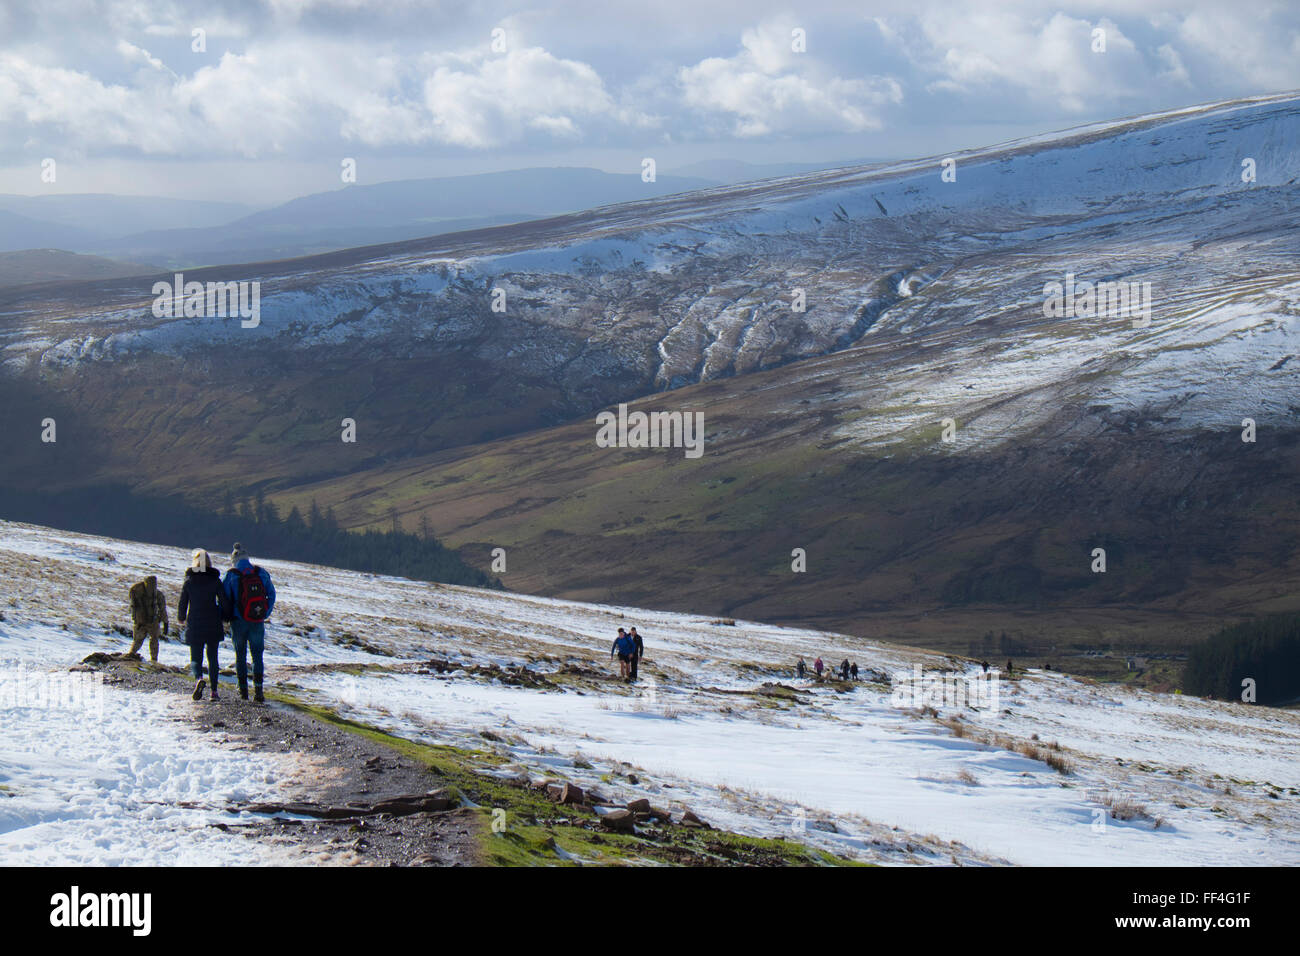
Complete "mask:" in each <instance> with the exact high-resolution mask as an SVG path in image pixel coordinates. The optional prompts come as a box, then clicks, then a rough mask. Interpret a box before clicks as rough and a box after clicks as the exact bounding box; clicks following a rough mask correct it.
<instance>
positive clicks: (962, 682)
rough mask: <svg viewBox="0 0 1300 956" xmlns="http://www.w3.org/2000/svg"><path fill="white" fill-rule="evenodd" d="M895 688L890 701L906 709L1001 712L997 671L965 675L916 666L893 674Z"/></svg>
mask: <svg viewBox="0 0 1300 956" xmlns="http://www.w3.org/2000/svg"><path fill="white" fill-rule="evenodd" d="M890 684H891V687H892V691H891V693H890V699H889V703H890V705H891V706H893V707H897V708H899V709H902V710H906V709H916V710H920V709H922V708H925V707H934V708H936V709H937V708H940V707H951V708H957V709H962V710H965V709H967V708H973V709H975V710H977V711H980V712H981V713H982V714H984V715H988V716H992V715H996V714H997V712H998V702H999V700H1000V699H1001V697H1000V690H999V688H1000V684H1001V677H1000V674H999V672H998V671H997V670H990V671H988V672H986V673H976V674H962V673H956V672H951V671H926V670H925V669H924V668H922V667H921V665H920V664H914V665H912V671H911V673H908V672H907V671H895V672H894V673H893V674H892V675H891V676H890Z"/></svg>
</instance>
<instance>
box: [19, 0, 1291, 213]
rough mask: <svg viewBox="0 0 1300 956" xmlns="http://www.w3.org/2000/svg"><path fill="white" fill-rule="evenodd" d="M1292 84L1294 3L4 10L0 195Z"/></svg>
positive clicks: (1031, 122)
mask: <svg viewBox="0 0 1300 956" xmlns="http://www.w3.org/2000/svg"><path fill="white" fill-rule="evenodd" d="M1098 29H1100V30H1104V31H1105V52H1095V51H1094V49H1093V47H1094V45H1095V43H1096V41H1095V39H1094V38H1095V35H1096V34H1095V31H1097V30H1098ZM196 31H201V33H200V34H199V35H198V39H196ZM801 45H802V47H803V49H796V48H797V47H800V46H801ZM1297 87H1300V6H1297V5H1296V4H1288V3H1267V2H1263V3H1260V2H1254V0H1251V2H1248V3H1240V2H1235V3H1234V2H1224V0H1218V2H1213V3H1211V2H1199V0H1178V2H1145V0H1133V2H1116V3H1092V4H1062V3H1051V2H1047V3H1045V2H1036V0H1023V2H1020V0H1002V2H997V3H993V2H984V3H980V2H956V3H952V2H943V3H941V2H931V0H908V2H905V3H904V2H897V3H896V2H885V3H873V2H841V3H818V2H815V0H799V2H797V3H796V2H787V3H774V2H769V0H734V2H733V0H643V2H639V3H633V2H611V0H590V2H589V0H554V2H550V3H547V4H545V5H524V4H520V3H511V2H498V0H384V2H382V3H363V2H360V0H201V2H190V0H82V2H73V0H31V2H27V0H5V2H4V4H3V5H0V192H8V193H23V194H36V193H40V192H43V191H61V192H118V193H133V194H145V195H170V196H186V197H191V198H205V199H210V198H225V199H234V200H239V201H243V202H250V203H269V202H274V201H281V200H284V199H288V198H291V197H293V196H296V195H302V194H305V193H309V192H317V191H320V190H324V189H331V188H338V187H339V186H340V178H339V173H340V163H341V162H342V160H343V159H344V158H353V159H355V160H356V162H357V170H358V179H359V181H361V182H379V181H384V180H391V179H401V178H411V177H420V176H438V175H453V174H459V173H467V172H476V171H490V170H498V169H511V168H518V167H522V166H542V165H584V166H595V167H598V168H601V169H606V170H610V171H625V172H639V170H640V164H641V160H642V158H643V157H646V156H652V157H654V158H655V160H656V162H657V164H658V167H659V169H660V170H661V171H668V170H671V169H673V168H674V167H677V166H682V165H685V164H689V163H693V162H695V161H698V160H703V159H715V158H728V159H741V160H746V161H749V162H754V163H771V162H792V161H816V162H825V161H829V160H839V159H844V160H851V159H856V158H898V157H910V156H922V155H934V154H942V153H944V152H946V151H949V150H952V149H956V148H960V147H965V146H977V145H986V144H990V143H994V142H1000V141H1003V140H1006V139H1010V138H1014V137H1016V136H1021V135H1028V134H1032V133H1037V132H1043V131H1047V130H1053V129H1061V128H1065V127H1069V126H1073V125H1078V124H1080V123H1084V122H1090V121H1094V120H1101V119H1110V118H1114V117H1117V116H1126V115H1131V114H1134V113H1142V112H1149V111H1153V110H1159V109H1165V108H1170V107H1176V106H1184V105H1190V104H1193V103H1199V102H1204V101H1208V100H1215V99H1224V98H1229V97H1234V96H1243V95H1250V94H1256V93H1266V92H1277V91H1280V90H1288V89H1293V88H1297ZM45 158H54V159H55V160H56V161H57V163H58V167H57V169H58V178H57V181H56V182H55V183H54V184H49V183H42V182H41V178H40V177H41V162H42V160H43V159H45Z"/></svg>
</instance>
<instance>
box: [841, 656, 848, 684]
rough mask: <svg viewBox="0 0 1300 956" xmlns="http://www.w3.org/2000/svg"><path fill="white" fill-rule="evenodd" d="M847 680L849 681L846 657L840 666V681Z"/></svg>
mask: <svg viewBox="0 0 1300 956" xmlns="http://www.w3.org/2000/svg"><path fill="white" fill-rule="evenodd" d="M848 679H849V659H848V658H847V657H846V658H844V661H843V663H841V664H840V680H848Z"/></svg>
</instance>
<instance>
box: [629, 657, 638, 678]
mask: <svg viewBox="0 0 1300 956" xmlns="http://www.w3.org/2000/svg"><path fill="white" fill-rule="evenodd" d="M640 660H641V655H640V654H633V655H632V663H631V665H630V666H631V668H632V671H631V673H630V675H629V676H630V677H631V678H632V680H636V665H637V663H638V662H640Z"/></svg>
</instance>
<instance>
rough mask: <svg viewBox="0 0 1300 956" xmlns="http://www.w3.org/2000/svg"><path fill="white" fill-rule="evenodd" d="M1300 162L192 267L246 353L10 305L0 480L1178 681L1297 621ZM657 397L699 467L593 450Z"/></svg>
mask: <svg viewBox="0 0 1300 956" xmlns="http://www.w3.org/2000/svg"><path fill="white" fill-rule="evenodd" d="M1298 138H1300V97H1297V95H1296V94H1287V95H1281V96H1274V97H1261V98H1254V99H1249V100H1241V101H1233V102H1229V103H1222V104H1211V105H1208V106H1202V107H1194V108H1189V109H1186V110H1179V111H1174V112H1171V113H1168V114H1161V115H1157V116H1149V117H1137V118H1132V119H1128V120H1120V121H1116V122H1114V123H1109V124H1099V125H1097V126H1094V127H1089V128H1087V129H1083V130H1075V131H1068V132H1066V133H1063V134H1058V135H1055V136H1050V137H1040V138H1037V139H1035V140H1030V141H1025V142H1019V143H1012V144H1005V145H1002V146H996V147H990V148H989V149H986V150H978V151H971V152H969V153H965V154H961V155H958V156H956V157H954V158H955V159H956V161H957V166H956V180H955V181H954V182H946V181H944V179H943V178H942V175H941V174H942V171H943V167H942V164H941V162H940V161H941V160H942V159H943V158H945V157H932V158H930V159H926V160H921V161H916V162H911V163H894V164H889V165H885V166H870V167H861V168H853V169H841V170H829V171H820V172H814V173H806V174H801V175H798V176H791V177H785V178H781V179H776V180H772V181H769V182H765V183H759V184H746V185H741V186H732V187H723V188H718V189H710V190H702V191H698V192H693V193H687V194H682V195H677V196H672V197H665V198H660V199H654V200H647V201H644V202H638V203H630V204H623V205H619V206H609V207H603V208H600V209H596V210H591V211H588V212H585V213H581V214H575V215H572V216H565V217H559V218H556V219H551V220H545V221H540V222H533V223H526V224H520V225H517V226H512V227H509V228H505V229H494V230H481V231H478V232H474V233H465V234H460V235H457V236H452V237H442V238H438V239H435V240H428V241H421V242H410V243H403V244H397V245H390V246H384V247H373V248H368V249H359V250H349V251H347V252H344V253H338V254H334V255H330V256H322V257H314V258H311V259H302V260H294V261H288V262H275V263H262V264H257V265H249V266H247V267H239V268H238V269H234V268H231V269H219V270H209V271H207V272H205V273H202V274H199V273H195V274H192V275H189V276H188V278H189V279H204V280H206V279H214V278H221V279H250V280H258V281H262V282H263V283H264V286H263V290H262V315H261V322H260V324H259V325H258V327H257V328H253V329H244V328H242V327H241V326H240V324H239V322H238V321H236V320H231V319H202V318H186V319H177V320H169V319H155V318H154V317H153V316H152V315H151V314H149V309H148V304H149V299H148V296H149V289H148V288H147V285H148V284H147V283H145V284H141V283H138V282H135V283H132V282H105V283H98V284H89V285H78V286H75V287H73V286H66V287H60V288H51V289H47V290H44V291H43V292H41V294H40V295H39V296H36V295H35V294H34V293H31V292H28V293H22V294H19V293H11V294H9V295H6V294H5V293H4V292H3V291H0V351H2V352H3V355H0V370H2V371H0V405H2V406H3V407H4V408H5V410H6V415H7V418H6V421H8V422H11V423H12V427H13V428H14V429H15V434H18V435H26V436H28V438H29V439H30V441H26V442H17V443H15V447H14V449H13V454H12V455H11V456H9V457H7V458H5V459H4V460H3V464H0V484H4V485H5V486H6V487H10V488H13V489H15V490H22V491H24V492H30V493H33V494H37V493H40V494H44V493H46V492H50V491H56V492H63V493H64V498H63V499H62V501H63V502H64V503H65V504H66V507H65V513H67V514H69V515H70V517H69V519H68V520H69V521H70V522H72V523H73V524H75V522H76V520H77V514H76V499H77V491H78V490H79V489H80V488H82V487H84V486H86V485H100V486H102V485H104V484H109V483H121V484H125V485H128V486H130V487H131V488H132V489H134V490H135V491H136V492H138V493H140V494H142V495H145V496H157V495H163V494H169V493H181V494H184V495H186V496H187V497H189V498H190V500H191V501H195V502H201V503H203V504H205V505H211V503H213V502H215V501H220V500H221V499H222V498H223V497H224V495H225V494H226V493H227V492H229V493H230V494H232V495H234V496H235V497H239V496H240V495H243V494H250V495H251V494H254V493H255V492H256V489H262V490H264V491H265V492H266V493H267V494H268V495H270V496H271V497H272V498H273V499H274V500H275V501H276V503H277V504H278V505H280V506H281V507H282V510H283V511H287V510H288V508H289V507H291V506H292V505H297V506H298V507H299V508H300V509H301V510H303V511H305V510H306V509H307V508H308V507H309V505H310V503H311V501H312V500H313V499H316V500H318V501H319V502H320V504H321V505H322V507H324V506H333V507H335V509H336V511H337V513H338V515H339V517H340V519H341V520H342V521H343V523H344V524H345V526H347V527H353V528H360V527H367V526H370V527H373V526H377V525H380V524H381V523H382V524H384V525H386V524H387V522H388V521H389V520H390V515H391V514H392V513H393V512H396V513H397V515H398V516H399V518H400V519H401V520H402V521H403V522H404V523H405V527H406V528H408V529H411V528H415V527H419V526H420V523H421V521H422V519H427V520H428V521H429V522H430V523H431V525H432V526H433V527H434V528H435V529H437V530H438V532H439V534H440V535H442V536H444V537H446V538H447V539H448V540H449V541H450V542H451V543H452V544H454V545H456V546H461V547H464V548H466V549H468V551H467V553H469V554H471V556H472V557H474V558H475V559H477V560H479V561H480V563H481V564H482V563H485V561H484V558H485V556H486V555H488V554H489V553H490V552H491V549H492V548H494V547H497V546H502V547H508V548H510V550H511V554H512V558H514V559H516V563H515V564H514V565H512V566H513V567H515V568H516V571H515V572H514V575H515V576H514V577H513V578H512V579H511V580H510V582H509V584H510V586H511V587H514V588H518V589H527V590H531V591H536V592H541V593H549V594H553V595H561V596H565V597H573V598H581V599H590V600H599V601H604V602H621V603H637V604H642V605H653V606H661V607H662V606H674V607H678V608H679V609H680V608H693V609H699V610H704V609H707V610H709V611H710V612H711V613H725V614H728V615H737V614H739V615H742V616H746V617H751V618H760V619H765V620H779V621H798V622H803V623H812V622H816V623H817V624H818V625H819V626H823V627H826V628H828V629H832V630H848V629H854V630H857V629H862V630H863V631H864V632H866V631H865V629H866V628H868V627H875V626H876V625H877V623H878V622H877V621H876V620H874V619H873V615H875V614H878V613H882V612H887V611H889V612H899V613H905V614H910V615H912V616H913V618H914V620H913V622H912V624H913V625H914V628H913V630H912V635H914V636H911V637H910V638H909V639H910V640H911V641H925V642H927V643H931V642H936V641H940V639H941V640H942V645H941V646H944V647H964V646H965V645H966V642H967V641H968V640H970V639H971V638H972V637H973V636H978V634H980V633H983V632H984V631H985V629H986V628H992V629H1006V628H1008V627H1009V626H1010V624H1009V622H1008V619H1007V616H1005V615H1004V616H1002V617H1000V618H999V619H996V620H989V621H986V620H984V619H980V620H979V622H978V624H976V623H974V622H973V621H972V620H970V619H969V618H962V619H961V620H957V621H954V622H952V623H950V624H949V625H948V626H947V631H946V633H944V634H943V635H939V636H936V634H935V633H934V632H935V631H936V630H937V629H936V628H935V627H934V626H933V625H934V624H935V622H936V619H937V615H938V614H939V613H946V611H947V609H949V608H952V607H956V608H958V609H959V613H961V614H966V613H967V609H968V608H971V607H975V606H981V607H982V606H988V605H995V606H998V607H1006V606H1011V607H1013V608H1015V609H1017V610H1020V609H1030V608H1032V609H1036V610H1037V609H1042V608H1061V607H1067V608H1070V609H1071V613H1070V614H1068V615H1060V616H1058V617H1057V619H1056V620H1054V621H1052V622H1050V625H1051V627H1052V628H1054V629H1055V630H1054V633H1053V634H1052V635H1051V636H1050V637H1048V638H1047V639H1045V640H1042V641H1039V640H1038V638H1040V637H1042V636H1043V635H1042V634H1041V632H1042V630H1043V629H1045V628H1046V627H1047V626H1048V624H1047V623H1044V622H1042V621H1041V619H1040V620H1035V621H1033V622H1032V625H1031V626H1029V627H1026V628H1024V630H1025V632H1026V633H1024V634H1022V635H1020V636H1021V637H1024V638H1025V639H1026V640H1029V639H1031V638H1032V639H1033V643H1034V645H1035V647H1036V649H1037V645H1038V644H1040V643H1041V644H1042V648H1041V651H1042V653H1043V654H1044V655H1045V654H1047V653H1054V650H1053V646H1054V644H1055V643H1056V640H1055V638H1056V637H1058V636H1060V637H1063V638H1067V639H1068V640H1069V641H1070V642H1077V641H1095V640H1101V639H1103V638H1104V639H1106V640H1109V639H1110V638H1111V637H1112V636H1113V635H1114V634H1115V633H1116V631H1117V629H1118V630H1119V632H1120V633H1121V636H1122V637H1123V639H1125V640H1129V639H1132V640H1134V641H1141V642H1143V643H1145V644H1147V645H1150V644H1151V643H1152V642H1155V643H1162V642H1172V641H1178V642H1180V644H1179V646H1178V647H1177V648H1174V649H1175V650H1185V648H1186V645H1187V643H1188V642H1190V641H1192V640H1195V639H1199V638H1200V637H1202V636H1204V635H1205V634H1207V633H1209V632H1211V631H1212V630H1214V629H1215V628H1216V627H1218V626H1221V624H1222V623H1223V622H1224V621H1225V619H1237V618H1241V617H1243V616H1247V615H1251V614H1257V613H1262V612H1267V611H1271V610H1289V609H1293V608H1294V607H1295V606H1296V601H1297V600H1298V599H1297V596H1296V594H1295V590H1294V583H1293V582H1294V579H1295V578H1294V574H1295V569H1296V568H1297V567H1300V534H1297V531H1296V529H1297V522H1298V521H1300V513H1297V511H1296V503H1295V497H1294V494H1293V493H1291V492H1290V490H1289V488H1290V483H1291V482H1292V481H1293V477H1294V473H1295V463H1296V461H1297V457H1296V456H1297V454H1300V444H1297V442H1300V431H1297V429H1296V420H1297V419H1296V415H1297V412H1300V387H1298V386H1297V380H1296V377H1295V376H1296V370H1297V368H1300V364H1297V362H1298V361H1300V360H1298V359H1297V354H1300V353H1297V350H1296V347H1295V321H1296V315H1297V311H1298V310H1300V273H1297V270H1296V265H1295V263H1296V261H1297V256H1300V231H1297V230H1296V229H1295V228H1294V210H1295V207H1296V201H1297V199H1300V186H1297V184H1296V178H1297V175H1300V167H1297V162H1298V161H1297V158H1296V157H1297V156H1300V150H1297V139H1298ZM1246 160H1251V161H1253V163H1254V169H1255V173H1256V178H1255V180H1254V181H1253V182H1247V181H1244V180H1243V173H1244V172H1246V171H1247V170H1246V168H1244V167H1243V162H1244V161H1246ZM1071 277H1073V278H1074V279H1075V280H1078V281H1081V282H1089V283H1092V282H1102V281H1125V282H1136V283H1139V284H1143V283H1146V284H1149V290H1148V291H1149V300H1148V301H1149V305H1150V316H1149V322H1146V321H1145V319H1144V321H1143V322H1141V323H1135V321H1134V318H1133V317H1131V316H1127V315H1112V314H1107V313H1106V311H1105V310H1101V311H1100V312H1096V310H1094V313H1095V314H1083V315H1068V314H1065V315H1061V314H1049V313H1051V310H1049V309H1046V308H1045V307H1046V304H1047V303H1046V299H1047V298H1048V297H1047V295H1046V294H1045V289H1046V288H1047V287H1048V286H1049V284H1051V283H1060V284H1065V283H1068V282H1069V281H1071ZM1143 288H1145V287H1143ZM493 289H498V290H501V291H503V292H504V293H505V311H504V312H494V311H492V305H491V302H492V294H491V293H492V290H493ZM795 290H803V292H804V294H805V295H806V299H807V309H806V311H803V312H797V311H794V310H793V308H792V305H793V300H794V295H795ZM665 389H670V390H669V391H664V390H665ZM638 396H640V400H641V402H642V405H641V407H642V408H645V409H649V410H669V411H671V410H680V409H683V408H689V409H690V410H692V411H698V412H700V413H701V414H703V415H704V419H705V422H706V426H705V430H706V434H707V441H706V452H705V454H704V456H703V457H702V458H700V459H698V460H692V461H690V462H686V463H682V462H680V461H673V460H669V459H668V458H666V457H665V456H664V455H663V454H662V453H660V452H659V451H657V450H653V451H641V452H635V451H629V450H609V449H602V448H598V447H597V446H596V445H595V443H594V441H593V433H594V427H593V424H592V417H593V415H594V414H595V413H596V412H597V410H599V409H601V408H604V407H606V406H609V405H612V404H614V403H616V402H621V401H624V400H636V399H637V397H638ZM47 417H50V418H55V419H57V421H58V422H59V429H60V439H59V444H58V446H57V447H53V446H49V445H46V444H38V443H37V441H36V438H37V436H38V435H39V431H38V429H37V427H36V426H37V424H38V423H40V422H41V421H43V420H44V419H46V418H47ZM345 418H349V419H352V420H354V421H355V422H356V423H357V426H358V435H359V436H360V438H359V440H358V442H357V443H355V444H349V445H343V444H342V443H340V441H339V437H340V427H341V423H342V421H343V419H345ZM945 419H949V420H951V422H952V423H953V426H954V431H953V434H952V435H951V438H952V440H951V441H945V440H942V439H941V438H940V433H941V428H942V423H943V422H944V420H945ZM1247 420H1249V421H1250V422H1253V423H1254V424H1255V426H1257V428H1258V433H1259V435H1258V437H1259V440H1258V441H1257V442H1254V443H1248V442H1243V441H1242V440H1241V437H1242V432H1243V429H1244V428H1246V427H1247V426H1246V424H1245V423H1246V421H1247ZM12 516H14V517H24V515H23V514H21V513H17V512H15V513H12ZM1102 540H1105V541H1106V542H1107V546H1108V547H1109V548H1110V555H1111V558H1112V564H1111V569H1110V571H1109V572H1108V573H1107V574H1106V575H1105V576H1102V575H1093V574H1091V573H1090V572H1089V570H1088V564H1087V556H1088V554H1089V553H1090V552H1091V550H1092V549H1093V548H1094V547H1097V546H1099V542H1100V541H1102ZM630 544H634V545H635V547H634V548H633V547H630V546H629V545H630ZM796 546H798V547H803V548H805V549H807V550H808V552H809V554H816V556H817V558H818V560H817V562H816V563H815V565H814V567H815V568H816V571H815V573H810V574H808V575H806V576H801V577H800V581H799V583H792V582H790V580H789V579H790V575H789V574H788V572H787V571H786V569H787V568H788V566H789V560H788V556H789V554H790V551H791V549H792V548H793V547H796ZM688 569H689V570H688ZM1098 607H1103V608H1105V611H1104V612H1103V614H1107V615H1111V616H1110V617H1105V618H1104V619H1101V618H1096V617H1090V616H1089V615H1091V613H1092V609H1095V608H1098ZM1135 609H1137V610H1135ZM1076 611H1077V613H1076ZM1112 612H1113V613H1112ZM931 614H933V615H935V616H927V615H931ZM1140 614H1150V615H1152V617H1151V618H1148V619H1145V620H1138V617H1139V615H1140ZM1116 617H1118V618H1120V620H1119V623H1116V620H1115V618H1116ZM1152 621H1154V629H1155V630H1156V631H1157V633H1154V634H1152V633H1149V630H1151V629H1150V628H1147V626H1146V625H1148V624H1149V623H1152ZM1017 626H1019V622H1017ZM977 627H978V630H976V628H977ZM1067 632H1068V633H1067ZM1036 652H1037V650H1036ZM1042 659H1048V658H1042Z"/></svg>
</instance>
